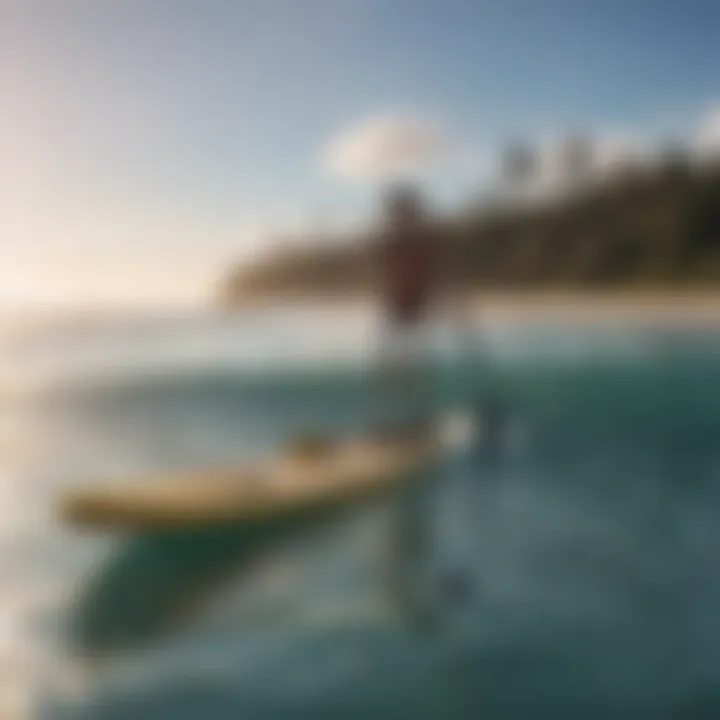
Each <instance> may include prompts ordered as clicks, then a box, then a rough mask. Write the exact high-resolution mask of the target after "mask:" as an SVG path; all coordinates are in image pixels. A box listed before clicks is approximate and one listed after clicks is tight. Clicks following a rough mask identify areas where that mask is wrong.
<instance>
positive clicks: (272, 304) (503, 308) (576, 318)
mask: <svg viewBox="0 0 720 720" xmlns="http://www.w3.org/2000/svg"><path fill="white" fill-rule="evenodd" d="M459 304H460V305H461V306H462V307H463V308H464V310H465V313H467V314H469V315H470V316H471V317H472V318H475V319H479V320H483V319H487V320H491V321H493V322H495V321H499V322H502V321H505V322H511V323H521V324H524V323H535V322H540V323H542V322H568V323H573V322H575V323H577V322H582V323H585V322H588V323H591V324H593V325H595V324H603V323H617V324H627V323H648V322H649V323H653V324H654V323H656V322H657V323H662V324H667V323H682V324H693V325H694V324H698V323H699V324H711V325H718V326H720V288H718V289H717V290H667V291H662V290H618V291H613V292H608V291H582V290H580V291H575V290H527V291H522V290H520V291H488V292H473V293H467V294H464V295H462V296H460V300H459ZM281 306H285V307H286V308H287V309H288V310H290V311H292V310H293V309H297V310H301V311H302V310H305V311H307V310H310V311H312V310H318V311H322V312H325V311H328V312H331V313H336V312H348V313H351V314H356V313H357V314H359V315H361V316H364V315H366V314H375V313H376V308H377V307H378V305H377V300H376V299H375V298H374V297H372V296H368V295H359V294H355V295H350V294H349V295H347V296H344V297H339V296H337V295H332V294H325V295H323V294H318V295H311V294H308V293H304V294H301V293H298V294H296V295H292V294H286V295H282V296H280V295H267V296H264V297H257V298H254V299H248V300H247V301H244V302H242V303H238V305H237V306H235V307H231V308H224V309H220V310H219V312H220V313H221V314H227V315H235V314H237V315H240V314H243V313H245V312H252V311H255V310H263V309H268V308H277V307H281Z"/></svg>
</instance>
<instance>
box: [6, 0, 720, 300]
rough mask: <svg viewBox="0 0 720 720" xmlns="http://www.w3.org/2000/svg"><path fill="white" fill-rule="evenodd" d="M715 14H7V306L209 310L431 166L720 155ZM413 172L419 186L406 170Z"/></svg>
mask: <svg viewBox="0 0 720 720" xmlns="http://www.w3.org/2000/svg"><path fill="white" fill-rule="evenodd" d="M718 28H720V4H718V3H717V2H714V1H713V0H706V1H703V2H701V1H700V0H631V1H630V0H432V1H431V0H0V309H2V308H8V307H9V308H16V307H25V306H33V305H39V306H47V307H60V306H73V305H76V304H83V303H84V304H90V305H97V306H101V305H125V304H140V305H145V304H167V303H169V304H176V303H190V304H192V303H195V302H197V301H201V300H203V299H204V298H206V297H207V296H208V293H209V292H210V291H211V289H212V287H213V283H215V282H216V281H217V278H218V277H219V275H220V274H221V273H222V272H223V270H224V269H226V268H227V267H229V266H230V265H231V264H232V263H233V262H236V261H247V260H251V259H252V257H253V256H254V255H255V254H257V253H261V252H263V251H265V250H267V248H268V247H269V244H270V243H271V242H272V237H273V236H278V235H283V234H294V233H298V232H302V231H307V230H309V229H313V228H316V227H323V228H328V229H332V228H334V227H347V226H349V225H350V224H351V223H359V222H363V221H367V220H368V218H369V217H371V216H372V213H373V203H374V201H375V200H376V195H377V191H378V183H379V182H381V181H382V179H383V178H384V177H386V176H387V174H388V173H392V172H394V171H396V170H397V168H398V167H399V166H403V169H407V167H409V166H412V170H413V172H417V173H419V174H420V175H421V176H422V178H423V181H424V182H425V183H426V186H427V187H428V191H429V192H431V193H432V194H433V195H434V196H435V197H437V198H438V202H447V203H452V202H459V201H461V200H462V199H463V198H464V197H467V196H468V195H471V194H473V193H475V192H476V191H477V190H478V188H480V187H481V186H482V185H483V184H487V183H488V182H490V181H491V180H492V177H493V163H494V157H495V155H496V153H497V150H498V148H501V147H502V146H503V145H504V144H506V143H508V142H513V141H515V140H518V139H523V140H527V141H530V142H533V143H543V142H545V141H546V140H547V139H548V138H552V137H557V136H561V135H562V134H564V133H568V132H574V131H576V130H578V129H582V130H584V131H586V130H589V131H592V132H593V133H596V134H598V135H602V136H603V137H623V138H632V139H633V141H636V140H642V141H650V140H665V139H669V138H673V137H678V138H684V139H689V140H694V139H697V138H700V137H704V138H707V137H708V136H712V137H714V138H715V139H716V140H717V138H718V137H720V132H719V131H720V114H719V113H718V111H717V108H718V107H720V75H719V74H718V72H717V68H720V43H719V42H717V35H718ZM406 166H407V167H406Z"/></svg>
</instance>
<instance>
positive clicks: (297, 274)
mask: <svg viewBox="0 0 720 720" xmlns="http://www.w3.org/2000/svg"><path fill="white" fill-rule="evenodd" d="M444 234H445V242H446V243H447V246H448V251H449V253H448V256H449V258H450V259H451V264H450V267H451V269H450V272H451V277H452V279H453V281H454V282H455V283H456V284H457V285H458V286H459V287H461V288H462V289H465V290H471V291H472V290H478V291H480V290H531V289H574V288H577V289H593V290H600V289H608V290H609V289H619V288H633V289H635V288H643V287H648V288H685V287H688V288H698V287H707V286H708V285H712V284H714V283H716V282H720V164H714V165H706V166H704V167H702V168H698V167H693V166H692V165H691V164H690V163H689V161H686V160H685V159H684V158H683V157H675V158H673V159H672V161H667V162H665V163H663V164H662V165H661V166H657V167H655V168H654V169H652V170H649V169H643V170H641V169H635V170H626V171H625V172H623V173H621V174H620V173H616V174H615V175H614V176H613V177H611V178H607V179H605V180H604V181H602V182H596V183H594V184H593V185H592V186H590V187H587V188H586V189H585V190H583V191H582V192H575V193H572V195H571V196H567V197H565V198H564V199H563V200H558V199H555V200H554V201H552V202H550V201H545V202H543V203H542V204H540V203H534V204H533V205H529V204H526V205H524V207H522V208H519V207H518V206H517V205H516V206H515V207H514V208H511V207H510V206H509V205H506V206H505V207H504V208H503V207H501V205H500V204H499V203H498V202H492V203H491V202H485V203H484V204H483V205H478V206H477V207H474V208H472V209H470V210H469V211H466V212H464V213H458V214H457V215H456V216H455V217H450V218H446V219H445V221H444ZM371 240H372V238H370V237H365V238H363V237H361V238H357V239H356V240H355V241H353V242H348V241H347V240H344V241H343V242H338V243H335V244H333V243H332V242H328V241H327V239H325V240H324V241H323V242H322V243H313V241H312V238H310V240H309V241H307V242H306V243H304V244H303V246H302V247H297V248H292V247H291V248H290V249H285V250H283V251H282V252H276V253H274V254H268V255H267V256H265V257H264V258H262V259H261V260H260V261H258V262H256V263H254V264H251V265H248V266H238V267H237V268H233V269H232V271H231V272H230V273H229V275H228V276H227V277H226V278H225V279H224V282H223V283H222V286H221V289H220V297H221V301H222V302H223V303H224V304H226V305H230V306H233V305H236V304H239V303H242V302H243V301H245V300H247V299H255V298H258V297H265V296H271V295H277V294H290V295H292V294H303V295H308V296H313V295H317V296H327V295H330V296H332V295H335V294H336V293H346V294H352V293H358V294H364V293H365V292H367V291H368V290H369V289H370V287H369V277H370V276H369V273H368V272H367V270H368V267H369V264H368V262H367V260H368V250H369V248H370V246H371Z"/></svg>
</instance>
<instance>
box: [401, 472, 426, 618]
mask: <svg viewBox="0 0 720 720" xmlns="http://www.w3.org/2000/svg"><path fill="white" fill-rule="evenodd" d="M436 483H437V477H436V472H435V471H434V470H427V471H425V472H423V473H422V475H421V476H418V477H417V478H414V479H413V480H412V481H411V482H409V483H408V484H407V485H406V486H404V487H403V488H402V489H401V490H400V492H399V494H398V496H397V504H396V507H395V508H394V516H393V527H392V538H391V544H390V545H391V546H390V554H391V565H390V571H391V578H390V581H391V594H392V599H393V601H394V603H395V604H396V605H397V606H398V608H399V609H400V610H401V611H402V612H405V613H408V614H409V615H411V616H412V617H413V618H415V619H426V620H427V619H428V618H430V617H431V616H432V614H433V604H434V603H433V594H432V592H431V582H430V574H431V572H430V570H431V567H430V566H431V560H432V551H433V547H434V515H435V513H434V510H435V505H436V502H435V500H436V498H435V495H436V493H435V486H436Z"/></svg>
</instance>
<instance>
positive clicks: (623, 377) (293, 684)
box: [8, 328, 720, 720]
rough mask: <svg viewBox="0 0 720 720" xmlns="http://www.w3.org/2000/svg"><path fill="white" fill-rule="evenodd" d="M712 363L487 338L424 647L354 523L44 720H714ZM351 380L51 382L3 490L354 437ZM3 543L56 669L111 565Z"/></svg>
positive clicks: (719, 628) (718, 680)
mask: <svg viewBox="0 0 720 720" xmlns="http://www.w3.org/2000/svg"><path fill="white" fill-rule="evenodd" d="M718 340H720V334H717V335H716V334H715V333H714V332H713V331H710V330H705V331H692V332H691V331H689V330H669V329H666V330H658V329H654V330H650V329H644V330H643V329H637V328H635V329H632V330H623V331H621V330H619V329H615V330H612V331H608V330H604V331H602V332H600V331H599V330H598V331H590V330H587V329H585V330H582V331H581V330H579V329H570V328H542V329H538V328H535V329H532V328H528V329H525V330H523V329H517V328H515V329H513V330H512V331H509V330H507V331H506V330H503V329H500V330H497V329H496V331H495V333H494V334H492V333H491V334H489V335H488V336H487V337H486V355H485V356H484V357H485V360H484V362H483V363H482V367H479V366H478V364H477V362H476V361H475V362H469V361H468V362H465V363H464V364H462V366H456V367H455V369H454V370H453V372H454V373H455V374H456V377H455V378H454V380H455V381H456V382H454V387H456V388H458V389H459V392H457V393H456V395H457V397H459V398H460V399H463V398H464V399H465V400H466V403H465V404H466V405H473V404H475V405H482V402H483V399H484V398H486V397H487V396H488V394H489V393H491V394H492V396H493V397H494V398H499V399H500V400H501V402H502V403H503V406H504V408H505V409H506V411H507V416H508V417H507V426H506V427H507V434H506V443H505V447H504V452H503V453H502V455H501V457H500V458H499V459H498V460H497V462H495V463H491V462H489V461H488V459H487V458H484V457H483V456H482V455H468V456H461V457H458V458H457V459H456V460H455V461H454V462H453V463H451V464H449V465H448V468H447V470H446V473H445V476H444V478H442V479H441V482H440V484H439V489H438V495H437V498H438V500H437V502H438V519H437V528H436V532H437V546H436V547H437V551H436V555H435V558H434V564H433V567H434V568H436V569H437V571H438V573H441V572H442V570H443V568H448V567H450V568H453V569H456V568H462V572H463V573H465V574H467V575H468V576H469V577H472V580H473V585H474V592H473V594H472V596H471V597H466V598H460V599H457V598H452V597H450V598H445V599H444V600H443V601H442V604H441V606H440V607H441V608H442V609H441V612H440V620H439V622H438V623H437V624H436V625H435V626H433V627H432V628H421V629H418V628H415V627H413V626H411V625H408V623H406V622H405V620H404V619H403V618H402V617H398V616H396V615H394V614H392V613H391V612H389V611H388V609H387V608H386V607H385V605H384V604H383V593H382V588H383V580H382V579H383V567H384V566H383V553H382V549H383V538H384V537H386V535H385V533H386V531H387V527H388V522H389V508H388V503H378V505H377V506H372V507H367V508H364V509H362V510H358V511H357V512H356V513H352V514H350V515H349V516H343V517H341V518H338V519H337V520H336V521H333V522H329V523H327V524H324V525H323V526H322V527H319V528H317V529H316V531H315V532H312V533H309V534H307V533H302V534H299V535H297V536H292V537H290V538H288V539H286V540H283V542H281V543H278V544H277V545H274V546H272V547H271V548H269V549H267V552H265V553H264V554H263V555H262V558H261V561H259V562H257V563H253V564H250V565H247V564H246V563H244V561H243V562H239V563H238V567H237V573H235V574H232V572H231V574H230V575H229V576H228V575H227V574H225V575H224V578H223V582H222V583H221V584H219V585H217V586H216V587H214V589H213V592H212V593H211V594H210V597H208V598H207V604H206V605H203V606H202V607H203V609H202V611H198V612H196V614H194V615H191V616H189V617H188V618H187V620H186V622H185V623H183V624H181V625H180V626H179V627H178V628H177V630H176V632H173V633H170V634H168V635H164V636H162V637H158V639H156V640H155V639H154V640H153V641H152V642H149V643H147V645H146V647H144V648H143V650H142V652H136V653H134V652H129V653H126V654H125V655H124V656H123V657H122V658H117V659H116V666H113V668H112V669H111V671H110V672H109V673H108V675H107V676H106V677H105V676H104V677H103V678H102V679H98V680H97V681H96V682H95V683H94V684H92V685H91V686H90V690H89V691H86V692H84V693H83V694H82V695H81V697H80V699H79V700H74V701H73V702H72V703H69V705H68V707H65V708H64V712H61V710H62V709H63V708H61V707H60V706H61V705H64V703H61V702H59V701H58V699H57V698H54V699H53V700H52V702H49V703H48V708H47V710H46V713H45V714H46V716H48V717H83V718H85V717H91V718H133V719H134V720H140V718H158V717H168V718H174V719H178V720H182V719H184V718H201V717H202V718H206V717H207V718H231V717H232V718H235V717H244V718H284V717H292V718H296V717H312V718H318V717H333V718H334V717H343V718H354V717H357V718H367V717H374V718H380V717H392V718H396V717H415V718H425V717H427V718H437V717H447V718H468V717H480V716H482V717H486V718H553V719H558V718H578V717H583V718H609V717H612V718H624V717H628V718H630V717H632V718H637V717H641V718H646V717H647V718H666V717H667V718H680V717H688V716H689V717H693V718H705V717H707V718H710V717H713V718H714V717H717V716H718V713H719V712H720V691H718V689H717V688H719V687H720V649H718V648H720V642H719V641H720V613H718V608H720V564H719V563H718V561H717V558H718V557H720V526H719V524H718V519H719V518H720V509H719V507H718V501H719V500H720V407H719V404H718V401H717V397H718V394H717V393H718V390H719V389H720V366H719V365H718V362H717V349H718ZM232 342H241V339H240V340H238V338H237V336H235V338H234V339H233V341H232ZM230 344H232V343H230ZM358 367H359V365H358V364H357V363H356V364H353V363H344V364H343V363H342V362H340V361H337V362H336V363H335V364H334V365H330V364H325V365H323V366H322V368H321V369H318V368H317V367H314V368H313V369H308V368H307V367H305V368H303V366H302V365H301V364H299V365H298V367H296V368H294V369H293V371H292V372H289V371H288V369H287V367H285V366H283V367H282V368H281V369H279V370H277V371H276V372H274V373H271V374H268V373H267V372H266V371H267V368H263V370H264V372H260V371H259V370H258V367H257V366H253V368H252V370H249V369H248V368H247V367H242V366H238V367H237V368H233V367H232V366H231V364H229V363H218V366H217V367H214V368H213V367H212V366H209V365H208V364H207V363H198V364H197V367H194V368H193V367H192V364H188V365H185V366H184V367H183V368H182V369H175V370H173V371H168V372H158V371H155V372H153V373H152V374H144V373H141V372H135V373H133V374H131V375H127V376H124V379H123V378H120V376H119V375H118V374H117V373H115V375H114V376H113V379H112V381H110V380H108V378H107V377H106V378H105V379H104V380H97V379H95V380H93V381H90V380H87V379H86V381H85V382H82V381H81V382H73V383H65V384H62V383H61V384H60V386H59V387H58V389H57V390H55V391H54V392H52V393H50V394H44V395H43V396H42V399H41V400H36V401H34V404H33V405H32V410H28V416H29V419H28V422H29V423H30V422H31V421H32V422H34V423H36V425H35V427H36V428H40V429H38V434H37V438H40V440H38V442H39V443H40V445H41V446H42V448H41V449H42V452H38V453H36V454H35V455H34V458H35V460H34V464H33V467H32V468H30V469H28V468H25V473H26V478H27V477H30V476H31V477H32V478H33V481H32V482H30V483H29V484H26V486H25V487H26V489H27V488H33V492H37V493H38V495H37V496H38V497H41V498H43V501H44V502H46V501H47V499H48V498H51V497H52V496H53V493H57V491H58V489H59V488H61V487H63V486H64V485H66V484H69V483H70V482H74V481H76V480H77V478H78V477H82V478H93V477H98V476H100V475H101V470H104V473H102V474H103V475H104V476H109V477H111V478H112V477H121V476H128V475H129V476H132V475H135V474H137V473H140V472H143V471H149V470H160V469H163V470H168V469H173V468H187V467H191V466H196V467H202V466H204V465H208V464H222V463H226V462H231V461H233V460H235V459H237V458H238V457H244V456H247V455H249V454H255V453H262V452H263V451H266V450H269V449H271V448H272V447H274V446H276V445H277V444H278V443H279V442H282V441H283V440H284V439H285V438H287V437H288V436H290V435H292V433H293V432H295V431H297V430H298V429H305V428H307V427H308V425H311V426H312V427H313V428H315V429H318V430H327V431H332V432H334V433H338V434H344V433H347V434H352V433H353V432H355V431H356V430H357V429H358V428H360V427H362V425H363V423H364V421H365V418H366V412H367V392H366V387H367V386H366V385H365V384H364V382H365V381H364V376H363V374H362V372H360V371H359V370H358ZM467 398H472V402H467ZM39 419H41V420H42V422H40V421H39ZM38 422H39V425H38V424H37V423H38ZM43 527H45V526H43ZM18 533H19V531H18ZM26 536H27V537H26ZM20 537H21V534H17V535H16V536H15V543H14V545H13V547H14V548H15V551H14V557H15V563H16V564H17V565H18V567H17V568H16V569H15V572H16V574H17V577H18V578H23V577H24V578H25V579H24V582H25V583H26V584H27V585H28V586H30V585H31V584H32V583H33V582H34V580H33V578H34V577H35V579H37V578H38V577H39V578H41V579H42V580H43V581H46V580H47V579H48V578H49V577H57V583H56V584H57V586H58V587H61V588H63V591H62V592H61V593H60V594H59V595H58V596H57V597H59V598H61V600H62V602H57V603H56V604H55V605H52V606H51V611H49V612H48V611H46V614H45V620H46V622H47V616H48V614H49V617H50V625H51V627H52V628H54V631H55V635H54V636H53V637H55V640H54V644H53V645H52V651H53V652H54V653H56V654H57V653H60V652H66V651H67V650H66V648H65V649H63V647H64V646H63V639H62V638H63V637H64V636H63V635H62V633H60V635H59V637H60V640H58V639H57V637H58V635H57V631H58V628H66V624H65V625H64V623H66V622H67V619H68V617H70V616H72V612H73V609H75V610H76V609H77V603H78V597H79V596H82V594H83V593H84V592H86V591H87V589H88V588H89V587H92V586H93V583H96V582H97V579H96V578H97V577H98V573H100V572H101V571H102V568H107V567H108V563H110V562H112V561H113V558H117V557H119V556H121V555H122V554H123V553H127V552H128V546H127V545H125V544H124V543H117V542H108V541H107V540H104V539H101V538H94V537H90V538H87V537H85V538H78V537H75V536H73V534H72V533H69V532H68V531H67V530H64V529H61V528H57V527H53V528H52V529H51V530H47V532H45V533H44V534H41V537H39V538H35V539H32V540H31V539H29V538H31V535H30V534H28V533H25V535H23V537H26V540H24V541H23V543H25V544H24V545H23V544H21V543H20V540H19V539H18V538H20ZM228 547H229V546H228ZM223 551H227V547H224V548H223ZM23 553H24V556H23V557H24V559H23V560H22V561H21V560H20V556H22V555H23ZM33 568H34V569H33ZM231 569H232V568H231ZM9 576H10V575H9V574H8V577H9ZM188 577H189V580H188V578H185V580H186V581H188V582H189V583H190V584H191V585H192V583H193V572H190V573H189V576H188ZM197 579H198V580H197V581H198V583H200V582H201V581H202V582H204V580H202V578H201V576H200V575H198V576H197ZM142 582H147V581H142ZM156 584H157V583H156ZM138 585H139V587H138V588H136V590H137V591H138V592H139V594H140V595H143V594H144V595H145V597H146V599H148V598H150V596H151V595H153V594H154V593H156V592H159V591H158V590H157V588H156V587H155V586H153V585H152V583H150V584H148V585H147V586H146V587H140V586H141V585H142V583H140V582H139V581H138ZM159 585H160V586H162V583H159ZM123 604H124V605H125V606H127V604H128V602H127V601H126V602H125V603H123ZM161 606H162V603H159V607H161ZM164 611H165V610H159V611H158V612H164ZM118 612H120V610H119V611H118ZM75 703H79V704H75Z"/></svg>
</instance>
